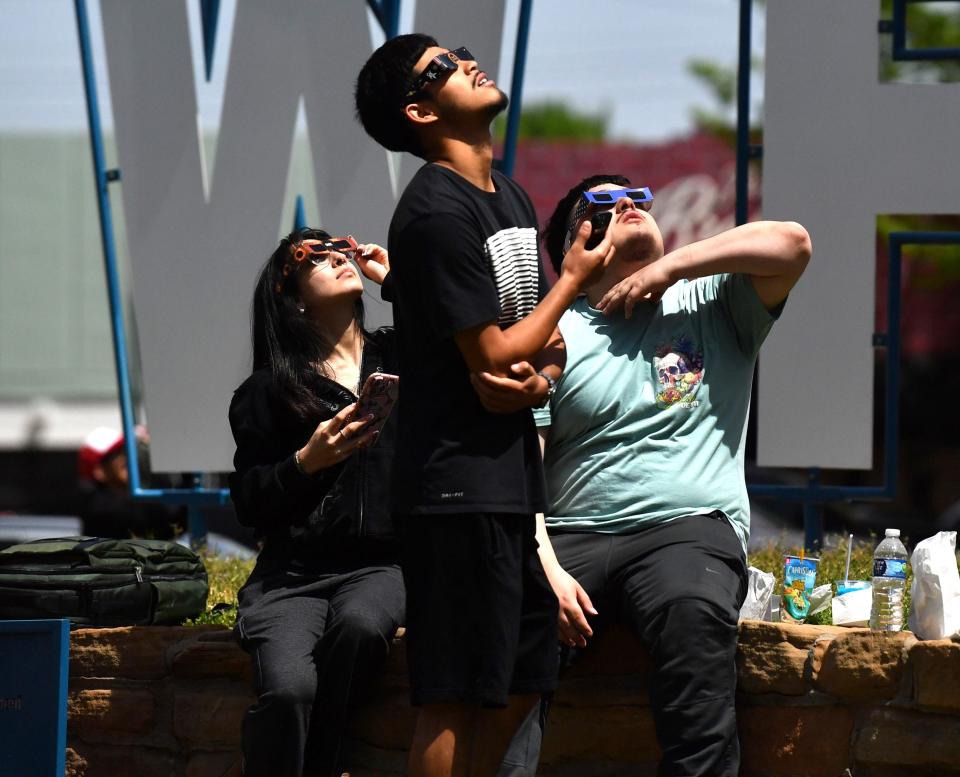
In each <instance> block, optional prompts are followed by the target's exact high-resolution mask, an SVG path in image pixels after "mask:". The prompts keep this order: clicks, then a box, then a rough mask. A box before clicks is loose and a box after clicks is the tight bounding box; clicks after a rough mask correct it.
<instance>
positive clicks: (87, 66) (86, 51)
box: [75, 0, 140, 495]
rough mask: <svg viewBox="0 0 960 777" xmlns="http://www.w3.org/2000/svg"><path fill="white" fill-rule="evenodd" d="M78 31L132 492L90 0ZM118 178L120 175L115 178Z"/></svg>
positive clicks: (131, 444)
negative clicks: (94, 65)
mask: <svg viewBox="0 0 960 777" xmlns="http://www.w3.org/2000/svg"><path fill="white" fill-rule="evenodd" d="M75 8H76V15H77V32H78V35H79V39H80V60H81V63H82V66H83V89H84V94H85V96H86V99H87V124H88V126H89V128H90V147H91V149H92V151H93V178H94V181H95V183H96V187H97V212H98V213H99V216H100V239H101V241H102V242H103V262H104V269H105V270H106V275H107V299H108V301H109V304H110V322H111V324H112V326H111V329H112V331H113V354H114V360H115V363H116V368H117V392H118V394H119V397H120V416H121V418H122V420H123V441H124V448H125V450H126V454H127V466H128V468H129V471H130V490H131V493H132V494H134V495H135V494H136V492H137V491H138V490H139V488H140V467H139V466H138V460H137V441H136V434H135V430H134V421H133V400H132V396H131V391H130V372H129V366H128V364H127V341H126V333H125V332H126V330H125V329H124V323H123V301H122V297H121V294H120V277H119V274H118V273H117V260H116V247H115V245H114V241H113V211H112V210H111V207H110V193H109V192H108V191H107V187H108V185H109V179H108V176H107V172H106V155H105V153H104V149H103V133H102V129H101V124H100V108H99V106H100V103H99V102H98V100H97V81H96V74H95V72H94V69H93V52H92V51H91V46H90V25H89V22H88V19H87V4H86V0H75ZM114 180H116V177H114Z"/></svg>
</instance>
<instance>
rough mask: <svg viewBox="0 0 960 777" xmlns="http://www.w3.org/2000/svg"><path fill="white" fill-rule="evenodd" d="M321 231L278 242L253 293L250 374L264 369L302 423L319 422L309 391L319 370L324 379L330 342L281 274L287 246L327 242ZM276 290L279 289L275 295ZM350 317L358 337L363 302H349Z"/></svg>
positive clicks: (292, 283) (296, 232) (302, 232)
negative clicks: (319, 241)
mask: <svg viewBox="0 0 960 777" xmlns="http://www.w3.org/2000/svg"><path fill="white" fill-rule="evenodd" d="M329 237H330V235H329V233H327V232H325V231H324V230H322V229H295V230H294V231H293V232H291V233H290V234H289V235H287V236H286V237H285V238H283V239H282V240H281V241H280V245H279V246H278V247H277V250H276V251H274V252H273V254H272V255H271V256H270V258H269V259H268V260H267V262H266V264H264V266H263V269H262V270H261V271H260V276H259V277H258V278H257V285H256V287H255V288H254V292H253V333H252V334H253V369H254V370H258V369H269V370H270V373H271V375H272V377H273V383H274V385H275V386H276V387H277V389H278V390H279V392H280V396H281V397H282V398H283V400H284V401H285V402H286V403H287V405H288V407H290V409H291V410H293V412H294V413H296V414H297V415H298V416H299V417H301V418H303V419H314V418H317V419H319V416H320V414H321V412H322V411H323V409H324V408H323V407H322V406H321V404H320V402H319V400H318V398H317V396H316V394H315V393H314V392H313V391H312V389H311V388H310V387H311V386H312V385H313V379H314V378H315V377H316V374H317V365H320V371H321V372H322V373H323V374H326V375H327V376H328V377H332V375H330V374H329V372H328V370H327V367H326V360H327V358H328V357H329V356H330V353H331V352H332V350H333V346H334V343H332V342H331V341H330V340H329V339H328V338H327V337H325V336H324V335H323V333H322V332H321V331H319V330H318V328H317V327H316V325H315V324H314V323H313V321H312V320H311V319H310V317H309V316H305V315H304V314H303V313H302V312H301V305H300V300H299V298H298V295H297V284H296V282H295V280H294V277H293V274H292V273H290V274H289V275H284V272H283V267H284V265H285V264H286V263H287V262H288V261H289V259H290V249H291V247H292V246H294V245H296V244H297V243H300V242H301V241H303V240H326V239H328V238H329ZM278 289H279V290H278ZM353 318H354V322H355V323H356V325H357V327H358V328H359V329H360V331H361V332H363V302H362V300H360V299H359V298H358V299H357V301H356V302H355V303H354V308H353Z"/></svg>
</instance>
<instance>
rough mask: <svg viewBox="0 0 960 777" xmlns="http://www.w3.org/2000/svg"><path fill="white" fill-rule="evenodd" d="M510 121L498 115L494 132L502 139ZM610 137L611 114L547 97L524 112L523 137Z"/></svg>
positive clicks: (584, 139)
mask: <svg viewBox="0 0 960 777" xmlns="http://www.w3.org/2000/svg"><path fill="white" fill-rule="evenodd" d="M506 131H507V121H506V118H505V117H503V116H499V117H497V120H496V121H495V122H494V124H493V134H494V137H495V138H496V139H497V140H500V141H502V140H503V138H504V136H505V134H506ZM606 136H607V117H606V116H605V115H604V114H603V112H602V111H601V112H597V113H586V112H583V111H577V110H575V109H574V108H570V107H569V106H567V105H564V104H563V103H561V102H556V101H552V100H547V101H545V102H540V103H530V104H529V105H525V106H524V108H523V110H522V111H521V112H520V128H519V131H518V139H519V140H561V141H570V142H593V143H598V142H601V141H603V140H604V139H605V138H606Z"/></svg>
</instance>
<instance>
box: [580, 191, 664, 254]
mask: <svg viewBox="0 0 960 777" xmlns="http://www.w3.org/2000/svg"><path fill="white" fill-rule="evenodd" d="M623 197H629V198H630V200H631V201H632V202H633V204H634V205H636V206H637V207H638V208H639V209H640V210H650V206H651V205H652V204H653V192H651V191H650V187H649V186H641V187H639V188H637V189H604V190H603V191H599V192H589V191H588V192H583V194H582V195H581V196H580V199H578V200H577V205H576V207H575V208H574V210H573V213H572V214H571V216H570V226H569V227H568V228H567V240H566V243H567V247H569V244H570V243H572V242H573V237H574V233H575V232H576V228H577V225H578V224H579V223H580V219H582V218H583V217H584V216H585V215H586V213H587V210H588V209H589V208H590V206H591V205H593V206H595V207H594V211H595V212H598V211H604V210H608V209H612V208H613V207H614V206H615V205H616V204H617V202H618V201H619V200H620V199H622V198H623ZM609 223H610V221H609V219H607V220H606V222H605V223H603V224H602V230H601V233H600V234H601V236H602V234H603V232H606V228H607V225H608V224H609ZM595 226H596V225H595ZM597 242H599V240H598V241H597ZM565 250H566V249H565Z"/></svg>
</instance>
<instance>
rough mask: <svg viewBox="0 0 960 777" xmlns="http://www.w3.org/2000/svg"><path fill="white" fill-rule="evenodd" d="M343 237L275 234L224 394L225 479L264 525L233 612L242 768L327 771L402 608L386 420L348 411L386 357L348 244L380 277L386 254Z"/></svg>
mask: <svg viewBox="0 0 960 777" xmlns="http://www.w3.org/2000/svg"><path fill="white" fill-rule="evenodd" d="M333 244H337V245H338V246H341V247H342V248H341V250H328V249H330V248H331V245H333ZM348 244H349V245H350V247H346V246H347V245H348ZM353 246H355V243H353V242H352V239H347V240H343V239H334V240H331V238H330V235H329V234H328V233H327V232H324V231H323V230H312V229H305V230H298V231H294V232H292V233H291V234H290V235H288V236H287V237H286V238H284V239H283V240H281V241H280V246H279V247H278V248H277V250H276V251H275V252H274V253H273V255H272V256H271V257H270V259H269V260H268V261H267V263H266V265H265V266H264V268H263V270H262V272H261V273H260V277H259V280H258V281H257V285H256V290H255V294H254V302H253V374H252V375H251V376H250V377H249V378H248V379H247V380H246V381H244V383H243V384H242V385H241V386H240V387H239V388H238V389H237V391H236V393H235V394H234V397H233V401H232V402H231V405H230V425H231V428H232V429H233V435H234V439H235V440H236V444H237V451H236V454H235V456H234V467H235V470H236V471H235V472H234V473H233V474H232V475H231V476H230V493H231V496H232V498H233V503H234V505H235V507H236V511H237V515H238V517H239V519H240V522H241V523H243V524H245V525H248V526H253V527H254V528H255V529H256V531H257V534H258V535H259V536H260V537H262V538H263V549H262V551H261V553H260V556H259V558H258V560H257V565H256V567H255V569H254V571H253V573H252V574H251V575H250V578H249V580H247V582H246V584H245V585H244V586H243V588H242V589H241V591H240V594H239V605H240V607H239V613H238V618H237V626H236V633H237V636H238V639H239V641H240V643H241V645H242V646H243V648H244V649H245V650H246V651H247V652H249V653H250V655H251V658H252V662H253V684H254V688H255V691H256V693H257V695H258V698H257V702H256V704H254V705H253V706H252V707H251V708H250V710H249V711H248V712H247V714H246V717H245V718H244V721H243V736H242V739H243V756H244V774H245V775H246V776H247V777H254V776H259V775H270V776H271V777H275V776H276V775H297V776H299V775H301V774H316V775H322V776H323V777H328V776H329V775H336V777H339V775H340V774H341V772H342V771H343V766H344V764H343V763H342V754H341V739H342V734H343V728H344V724H345V720H346V717H347V715H346V710H347V707H348V704H349V702H350V701H351V699H353V698H355V697H356V693H357V691H358V690H359V688H358V686H359V685H360V684H361V682H362V681H363V680H364V679H366V678H369V677H370V675H371V674H373V673H374V672H375V671H376V669H377V666H378V665H379V664H380V663H381V662H382V661H383V659H384V658H385V657H386V655H387V652H388V650H389V646H390V640H391V638H392V637H393V634H394V632H395V631H396V629H397V626H398V625H399V624H400V623H401V622H402V620H403V609H404V593H403V579H402V576H401V574H400V570H399V567H398V566H397V555H396V546H395V540H394V532H393V525H392V522H391V518H390V508H389V494H388V486H389V482H390V461H391V459H392V456H393V450H392V449H393V435H394V426H395V425H394V423H393V419H392V418H391V419H388V421H387V423H386V424H385V425H384V427H383V428H382V430H381V431H380V432H379V435H378V434H377V432H375V431H373V430H371V429H369V428H367V423H368V420H369V418H354V417H353V416H352V415H351V414H352V413H353V412H354V410H355V403H356V400H357V395H358V394H359V391H360V387H361V386H362V385H363V381H364V380H365V379H366V377H367V376H368V375H370V374H371V373H373V372H387V373H396V371H397V370H396V364H395V361H394V348H393V330H392V329H389V328H385V329H380V330H377V331H375V332H367V331H366V330H365V329H364V327H363V303H362V300H361V295H362V293H363V283H362V281H361V278H360V275H359V273H358V272H357V269H356V267H354V265H353V263H351V261H350V257H351V256H352V257H353V258H354V260H355V261H356V263H357V264H358V265H359V267H360V268H361V270H362V271H363V273H364V274H365V275H366V276H367V277H368V278H370V279H372V280H374V281H376V282H378V283H382V282H383V279H384V277H385V276H386V273H387V271H388V269H389V263H388V260H387V254H386V251H384V250H383V249H382V248H380V247H379V246H374V245H367V246H363V245H361V246H356V248H354V247H353ZM378 437H379V439H377V438H378Z"/></svg>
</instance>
